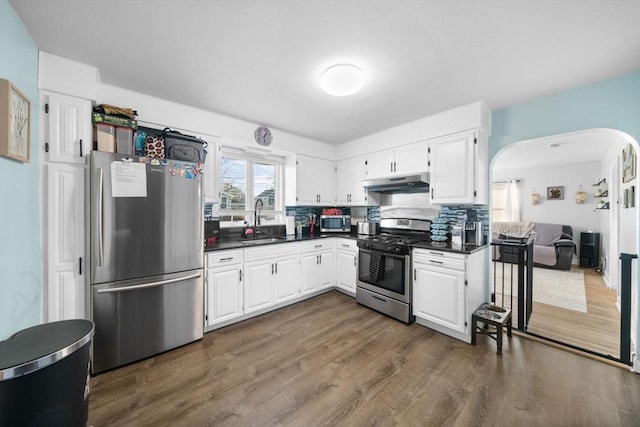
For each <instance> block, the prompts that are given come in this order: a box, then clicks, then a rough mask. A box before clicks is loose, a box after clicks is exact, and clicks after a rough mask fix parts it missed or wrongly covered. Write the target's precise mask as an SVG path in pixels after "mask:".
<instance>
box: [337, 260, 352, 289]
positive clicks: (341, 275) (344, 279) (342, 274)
mask: <svg viewBox="0 0 640 427" xmlns="http://www.w3.org/2000/svg"><path fill="white" fill-rule="evenodd" d="M356 276H357V270H356V252H351V251H337V252H336V286H337V287H339V288H342V289H345V290H347V291H350V292H355V291H356Z"/></svg>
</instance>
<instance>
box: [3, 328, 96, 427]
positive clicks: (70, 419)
mask: <svg viewBox="0 0 640 427" xmlns="http://www.w3.org/2000/svg"><path fill="white" fill-rule="evenodd" d="M93 329H94V328H93V322H91V321H89V320H82V319H77V320H62V321H59V322H51V323H44V324H42V325H37V326H33V327H31V328H27V329H23V330H22V331H19V332H16V333H15V334H14V335H13V336H11V337H10V338H9V339H7V340H5V341H0V426H2V427H10V426H65V427H73V426H86V424H87V417H88V410H89V360H90V348H91V337H92V336H93Z"/></svg>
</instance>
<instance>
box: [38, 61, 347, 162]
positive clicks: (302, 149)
mask: <svg viewBox="0 0 640 427" xmlns="http://www.w3.org/2000/svg"><path fill="white" fill-rule="evenodd" d="M39 60H40V77H39V86H40V89H44V90H49V91H54V92H59V93H64V94H68V95H72V96H76V97H80V98H85V99H89V100H92V101H94V102H95V103H96V104H101V103H105V104H112V105H119V106H122V107H129V108H132V109H134V110H137V111H138V114H139V116H138V119H139V120H140V122H141V123H142V124H151V125H156V126H168V127H172V128H176V129H181V130H184V131H191V132H194V133H197V134H201V135H204V136H206V135H210V136H213V137H216V138H215V139H216V140H218V139H219V140H220V141H221V142H222V143H223V144H226V145H231V146H235V147H241V148H244V147H258V145H257V144H256V142H255V141H254V137H253V133H254V131H255V129H256V127H258V126H260V124H259V123H251V122H247V121H244V120H239V119H235V118H233V117H228V116H224V115H222V114H217V113H214V112H211V111H206V110H202V109H198V108H194V107H190V106H187V105H183V104H178V103H175V102H171V101H167V100H164V99H160V98H156V97H153V96H150V95H146V94H143V93H139V92H135V91H131V90H127V89H123V88H119V87H116V86H112V85H107V84H104V83H102V82H101V81H100V73H99V70H98V69H96V68H94V67H91V66H88V65H85V64H81V63H79V62H75V61H71V60H68V59H66V58H62V57H59V56H57V55H53V54H50V53H47V52H43V51H40V55H39ZM272 132H273V143H272V144H271V146H270V147H269V149H270V150H271V153H272V154H277V155H287V154H291V153H300V154H305V155H309V156H314V157H319V158H323V159H327V160H335V159H336V147H335V146H334V145H331V144H327V143H324V142H322V141H316V140H312V139H309V138H305V137H302V136H298V135H295V134H292V133H289V132H284V131H281V130H278V129H272Z"/></svg>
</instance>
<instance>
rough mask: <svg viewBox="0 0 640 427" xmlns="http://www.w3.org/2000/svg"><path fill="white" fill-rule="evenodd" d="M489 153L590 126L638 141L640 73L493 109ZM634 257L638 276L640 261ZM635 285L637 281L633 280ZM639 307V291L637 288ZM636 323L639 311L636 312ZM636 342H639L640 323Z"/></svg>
mask: <svg viewBox="0 0 640 427" xmlns="http://www.w3.org/2000/svg"><path fill="white" fill-rule="evenodd" d="M492 122H493V123H492V135H491V138H490V139H489V157H490V159H493V157H495V155H496V153H497V152H498V151H500V150H501V149H502V148H504V147H506V146H507V145H509V144H512V143H514V142H518V141H523V140H527V139H532V138H539V137H544V136H550V135H556V134H560V133H565V132H573V131H579V130H584V129H593V128H609V129H616V130H620V131H622V132H625V133H627V134H629V135H630V136H632V137H633V138H635V140H636V141H637V142H639V143H640V73H634V74H630V75H627V76H622V77H618V78H615V79H610V80H605V81H602V82H598V83H594V84H591V85H587V86H582V87H579V88H576V89H572V90H568V91H565V92H560V93H557V94H554V95H550V96H546V97H544V98H539V99H536V100H533V101H529V102H526V103H523V104H518V105H513V106H511V107H508V108H504V109H502V110H498V111H494V112H493V113H492ZM638 264H639V263H638V262H637V261H636V266H637V268H638V275H637V277H640V265H638ZM633 286H634V287H636V289H638V284H637V283H634V284H633ZM636 297H637V298H636V307H640V292H636ZM635 322H636V325H640V314H639V313H636V318H635ZM634 338H635V343H636V345H638V343H640V327H638V328H636V336H635V337H634Z"/></svg>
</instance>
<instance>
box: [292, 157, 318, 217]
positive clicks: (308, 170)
mask: <svg viewBox="0 0 640 427" xmlns="http://www.w3.org/2000/svg"><path fill="white" fill-rule="evenodd" d="M317 161H319V159H314V158H312V157H306V156H298V159H297V161H296V204H298V205H303V206H304V205H317V204H318V195H319V192H318V188H317V187H316V182H317V180H318V175H319V173H318V171H317V170H316V167H317V163H316V162H317Z"/></svg>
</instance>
